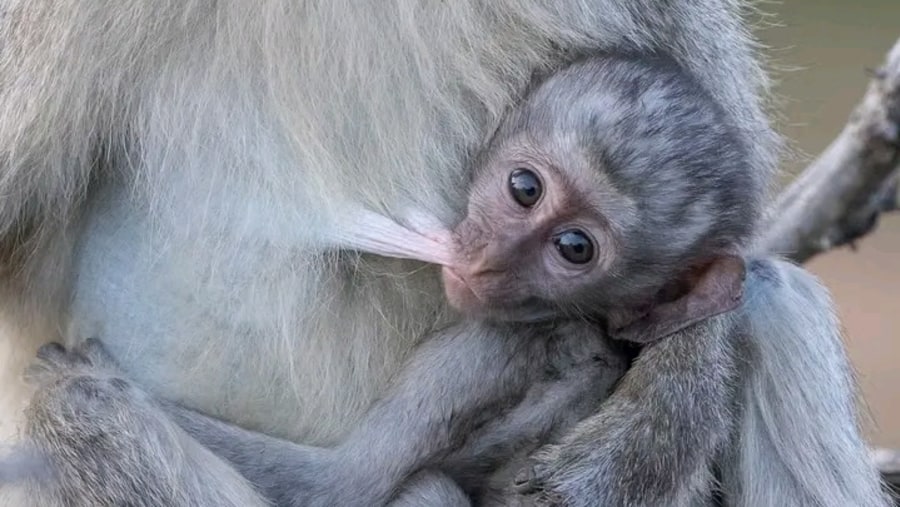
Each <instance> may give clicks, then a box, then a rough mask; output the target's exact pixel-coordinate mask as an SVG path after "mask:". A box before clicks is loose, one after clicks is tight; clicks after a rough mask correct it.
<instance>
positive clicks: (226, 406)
mask: <svg viewBox="0 0 900 507" xmlns="http://www.w3.org/2000/svg"><path fill="white" fill-rule="evenodd" d="M706 3H707V4H708V5H705V6H703V8H702V10H695V9H692V7H691V6H689V5H687V4H685V5H683V6H679V7H671V8H669V9H671V11H670V12H669V15H668V17H665V18H664V17H662V16H658V15H657V16H654V15H653V13H652V11H653V9H655V8H657V4H656V3H655V2H648V3H647V4H646V5H641V4H639V3H638V2H619V1H614V0H590V1H583V2H558V1H551V0H459V1H452V2H437V1H425V2H422V1H411V0H410V1H406V0H397V1H392V2H358V1H353V0H331V1H328V2H313V1H293V2H288V1H274V0H270V1H258V2H218V3H216V4H215V6H216V7H215V10H214V11H210V10H209V8H208V6H209V5H210V4H209V3H208V2H204V1H199V0H152V1H150V0H144V1H140V0H136V1H132V2H129V3H128V4H127V8H126V7H122V4H121V3H119V2H114V1H112V0H92V1H90V2H87V1H50V0H27V1H9V0H7V5H6V6H5V8H7V9H9V16H8V18H7V19H8V20H9V21H10V22H11V24H10V25H9V26H6V27H4V32H5V34H6V35H5V37H7V38H8V40H9V41H10V42H9V44H8V47H7V48H4V51H3V54H2V60H0V76H2V84H3V86H2V88H0V118H3V121H0V164H2V173H0V194H2V195H3V196H4V198H3V199H2V200H0V235H4V234H7V233H8V232H9V231H11V230H12V228H14V227H16V226H17V224H20V223H22V220H23V219H31V220H35V221H36V223H37V224H38V227H37V229H36V230H37V231H38V234H37V235H35V236H32V238H33V242H32V243H31V246H33V247H35V248H37V251H38V252H40V253H41V255H39V256H37V257H35V258H33V259H32V260H31V261H30V262H28V263H26V264H24V266H25V268H26V271H25V275H23V276H22V277H19V278H16V279H11V280H12V281H11V282H10V283H13V282H17V283H18V285H16V287H23V288H24V289H26V293H27V294H28V295H30V297H31V299H29V300H27V301H32V302H33V303H34V304H33V307H34V308H36V310H35V311H34V313H30V314H28V315H37V316H38V320H44V321H48V322H49V323H50V325H51V326H61V325H65V324H66V323H65V322H59V321H58V319H56V316H58V315H65V314H66V313H68V314H69V315H71V317H72V321H71V323H70V324H71V329H72V335H71V336H70V339H72V340H78V339H81V338H83V337H84V336H87V335H90V334H97V335H98V336H100V337H101V338H102V339H103V341H104V343H106V344H107V345H108V346H109V348H110V349H111V351H112V352H113V353H114V354H115V355H116V356H117V358H118V359H119V360H120V361H121V362H122V364H123V366H124V367H125V369H126V370H127V371H129V372H130V373H131V374H132V375H133V376H134V377H136V378H137V379H138V380H139V381H141V382H143V383H146V384H147V385H149V386H152V387H153V388H154V389H155V390H156V391H157V392H159V393H162V394H164V395H166V396H170V397H173V398H176V399H181V400H184V401H187V402H188V403H190V404H191V405H192V406H195V407H197V408H199V409H201V410H204V411H208V412H211V413H215V414H218V415H220V416H223V417H226V418H228V419H230V420H233V421H236V422H238V423H241V424H243V425H246V426H248V427H251V428H256V429H260V430H262V431H266V432H269V433H272V434H276V435H282V436H287V437H290V438H292V439H295V440H304V441H308V442H316V443H324V442H329V441H334V439H336V438H337V437H338V436H339V435H340V434H341V433H342V432H343V431H344V430H345V429H346V428H347V427H348V426H350V425H351V424H352V423H353V421H354V420H356V419H357V418H358V417H359V415H360V414H361V413H362V411H363V410H364V409H365V408H366V407H367V406H368V404H369V402H370V401H371V400H372V398H373V397H374V396H376V395H377V393H378V392H379V389H380V388H381V386H383V385H384V383H385V382H386V381H387V379H388V377H389V376H390V375H391V373H392V372H393V371H394V369H395V368H396V366H397V364H399V361H401V360H402V358H403V357H404V356H405V354H406V352H407V351H408V350H409V348H410V347H411V346H412V345H413V344H414V343H415V342H416V341H417V340H418V338H419V336H421V334H422V333H423V331H424V330H426V329H427V328H429V327H431V326H432V325H433V324H434V323H435V322H436V321H437V320H439V318H440V317H441V315H442V306H443V303H442V301H441V297H440V291H439V288H438V285H437V283H438V282H437V279H436V277H435V276H434V271H433V270H425V269H423V268H422V267H421V266H420V265H418V264H415V263H410V262H402V261H387V260H384V259H375V258H355V257H353V256H349V255H346V254H342V255H341V256H336V255H331V254H325V253H323V252H321V250H320V249H319V248H318V245H319V242H318V241H317V240H318V238H320V237H322V236H323V234H324V231H327V230H328V228H329V227H332V226H334V224H335V223H337V218H336V217H338V216H339V215H340V213H341V210H342V208H344V207H345V206H347V205H348V203H359V204H362V205H364V206H367V207H369V208H371V209H374V210H381V211H385V212H388V213H392V212H400V211H402V210H400V209H399V208H400V207H401V206H406V205H409V204H410V203H411V204H413V205H417V204H418V205H421V206H423V207H424V208H425V209H429V210H431V211H432V212H433V213H435V214H436V215H437V216H439V217H441V219H442V220H443V221H445V223H446V222H448V221H449V220H451V219H452V217H453V216H454V215H453V213H454V211H456V210H457V208H458V207H459V206H460V205H461V203H462V201H463V192H462V191H463V184H464V182H465V175H466V168H467V163H468V158H467V157H468V154H469V153H471V151H472V150H473V148H474V147H477V146H479V144H480V143H481V142H482V140H483V139H485V137H486V136H487V135H488V134H489V133H490V131H491V129H492V128H493V127H494V126H495V125H496V123H497V121H498V119H499V117H500V116H501V115H502V114H503V112H504V109H505V108H506V107H507V106H508V105H509V104H510V103H511V101H513V100H515V98H516V97H518V96H519V95H520V94H521V93H522V91H523V89H524V87H525V86H526V84H527V82H528V80H529V78H530V76H531V73H532V72H533V71H534V70H540V69H546V68H549V67H552V66H555V65H558V64H560V63H562V62H563V58H562V56H561V54H560V52H559V49H563V50H587V49H599V48H604V47H607V46H608V45H609V44H611V43H616V44H621V43H630V44H634V45H636V46H642V47H651V46H654V45H657V44H659V45H661V46H662V47H665V48H666V49H669V50H671V51H673V52H674V53H675V54H676V56H677V57H678V58H680V59H681V60H682V61H683V62H684V63H685V64H686V65H687V66H688V67H689V68H691V70H693V71H695V72H696V73H698V75H700V77H701V79H702V81H703V82H704V83H709V84H710V88H711V90H712V91H713V93H714V94H715V95H716V96H717V97H718V98H719V99H721V100H722V102H723V103H724V104H725V105H726V106H727V107H728V109H729V110H730V111H731V112H732V113H733V114H735V116H736V119H737V120H738V121H739V123H740V124H741V125H743V126H745V127H746V129H747V131H748V132H752V133H753V134H752V138H753V139H755V140H756V142H755V144H754V146H755V149H756V151H755V152H754V153H755V159H754V161H755V162H756V167H757V169H758V171H759V174H760V177H768V176H769V175H770V173H771V170H772V167H773V165H774V164H773V156H772V155H771V153H772V152H773V151H774V150H773V147H774V136H773V135H771V133H770V131H769V130H768V129H767V124H766V120H765V118H764V116H763V115H762V113H761V106H760V102H759V99H758V94H759V93H760V92H761V91H762V87H763V86H764V78H763V74H762V72H761V71H760V69H759V67H758V66H757V64H756V62H755V61H754V60H753V59H752V58H751V54H750V45H749V44H747V41H746V35H745V33H744V31H743V27H742V26H741V25H740V24H739V23H738V20H737V18H735V17H734V16H733V13H734V12H736V11H737V10H738V9H740V6H739V4H738V2H736V1H733V0H709V1H708V2H706ZM680 9H683V11H684V12H682V11H680ZM645 15H646V16H647V19H640V18H639V17H640V16H645ZM670 23H676V24H677V25H678V28H677V29H673V28H669V24H670ZM710 27H715V30H710ZM550 41H552V42H553V43H554V45H551V44H550ZM98 147H99V148H100V149H99V150H98ZM98 157H99V158H98ZM98 160H99V161H101V162H102V164H101V165H100V166H99V168H100V169H99V170H97V167H98V166H97V164H96V162H97V161H98ZM92 176H93V177H94V178H95V180H94V181H95V184H93V185H90V186H89V185H88V183H89V178H90V177H92ZM89 190H90V191H89ZM84 199H87V200H88V202H89V203H90V205H89V206H88V208H87V209H86V211H85V213H86V215H85V218H84V221H83V224H84V225H83V226H84V229H79V228H78V227H81V222H79V221H77V220H76V219H77V218H78V216H79V215H78V214H77V213H76V211H78V210H81V209H82V206H81V203H82V202H83V201H84ZM73 239H77V240H78V241H77V245H76V247H75V248H76V250H75V251H76V252H77V254H76V259H77V260H76V262H77V263H76V265H75V267H74V270H72V271H70V269H69V268H70V265H69V263H68V259H70V258H71V255H70V250H69V249H70V248H71V247H70V244H71V243H72V240H73ZM68 273H72V274H73V275H74V276H75V283H74V285H68V284H67V280H68V276H67V274H68ZM68 288H71V289H72V290H73V291H74V292H73V295H74V299H73V304H72V305H71V306H69V305H68V303H67V301H68V300H67V299H65V297H64V296H65V295H66V294H69V292H68V290H67V289H68ZM16 294H17V296H18V295H19V294H20V293H19V292H16ZM53 294H61V296H60V297H57V298H50V297H48V295H53ZM19 314H20V315H26V314H25V313H23V312H20V313H19ZM51 329H54V328H53V327H51ZM42 336H47V335H46V333H42Z"/></svg>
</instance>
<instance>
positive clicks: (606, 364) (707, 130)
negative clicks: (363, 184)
mask: <svg viewBox="0 0 900 507" xmlns="http://www.w3.org/2000/svg"><path fill="white" fill-rule="evenodd" d="M747 160H748V154H747V150H746V147H745V146H743V145H742V144H741V142H740V136H738V134H737V132H736V131H735V129H734V128H733V127H732V125H731V124H730V123H729V120H728V116H727V115H726V114H725V112H724V111H723V110H722V109H721V108H720V107H719V106H718V105H717V104H716V103H715V102H714V101H713V100H712V99H711V98H710V97H709V96H708V95H707V94H706V92H705V91H704V89H703V87H702V86H700V85H699V84H698V83H697V82H696V81H695V80H694V79H692V78H691V77H690V76H689V75H688V74H687V73H685V72H684V71H683V70H681V69H680V68H679V67H678V66H677V65H676V64H675V63H673V62H671V61H669V60H668V59H666V58H664V57H657V56H647V55H640V56H634V57H631V56H627V55H624V56H597V57H592V58H588V59H584V60H581V61H578V62H576V63H574V64H572V65H571V66H569V67H567V68H564V69H562V70H559V71H558V72H555V73H554V74H552V75H551V76H549V78H547V79H546V80H544V81H543V82H542V83H540V84H539V85H537V86H536V87H535V88H534V89H533V90H531V91H530V92H529V93H528V94H527V96H526V98H525V99H524V101H523V102H522V103H521V105H520V106H519V107H517V108H516V109H515V110H513V111H511V112H510V113H509V114H508V115H507V116H506V117H505V119H504V120H503V121H502V123H501V125H500V126H499V128H498V130H497V131H496V132H495V134H494V135H493V137H492V139H491V140H490V142H489V143H488V145H487V147H486V149H484V150H483V152H482V153H481V154H480V155H479V156H478V157H476V169H475V171H474V179H473V181H472V182H471V187H470V197H469V202H468V209H467V214H466V216H465V218H464V219H463V220H462V221H461V222H460V223H459V224H458V225H457V226H456V227H455V228H454V229H453V230H452V231H451V232H450V233H449V234H448V233H446V232H445V231H442V230H440V228H429V227H430V225H428V224H425V225H423V223H424V222H420V223H419V224H418V225H417V226H416V227H407V228H401V226H399V225H397V224H396V223H395V222H391V221H390V220H388V219H386V218H385V217H381V216H377V215H374V214H371V213H359V214H356V215H354V217H353V218H352V220H349V222H350V223H353V224H358V226H357V227H356V228H355V229H351V228H350V227H349V226H348V227H342V228H340V229H341V230H345V231H347V230H352V232H353V234H351V235H350V236H348V237H345V238H343V239H342V240H343V242H344V244H346V242H347V241H352V242H353V244H354V246H355V247H357V248H359V249H360V250H364V251H369V252H375V253H382V254H385V255H395V256H397V255H399V256H408V257H415V258H418V259H421V260H425V261H429V262H437V263H441V264H444V267H443V281H444V284H445V287H446V294H447V297H448V299H449V301H450V303H451V304H452V306H453V307H455V308H456V309H457V310H459V311H460V312H461V313H462V314H463V315H465V316H466V317H467V318H466V319H465V320H464V321H463V322H461V323H459V324H458V325H454V326H452V327H450V328H448V329H443V330H440V331H437V332H435V333H434V334H433V336H431V337H429V338H428V339H427V340H426V341H425V342H424V343H422V345H421V346H420V347H419V348H418V349H417V351H416V352H415V354H414V355H413V357H411V358H410V359H409V363H408V366H407V367H406V368H405V369H404V371H403V373H402V374H401V375H400V376H399V378H397V379H395V382H394V383H393V386H392V388H391V389H390V390H389V392H387V393H386V394H385V395H384V397H383V398H382V399H381V400H380V401H378V402H377V403H376V404H375V405H374V406H373V407H372V408H371V410H370V411H369V412H368V414H367V415H366V417H365V418H364V420H363V421H362V422H361V423H360V425H359V427H358V429H357V430H355V431H354V432H352V433H351V434H350V435H349V436H348V437H347V438H346V440H344V441H343V442H342V443H340V444H339V445H337V446H336V447H334V448H331V449H315V448H309V447H303V446H298V445H294V444H291V443H287V442H281V441H278V440H275V439H272V438H269V437H264V436H261V435H255V434H252V433H249V432H245V431H243V430H239V429H237V428H234V427H231V426H228V425H225V424H222V423H219V422H217V421H213V420H211V419H208V418H206V417H204V416H201V415H199V414H195V413H193V412H191V411H188V410H184V409H180V408H177V407H173V409H172V411H173V414H174V415H175V416H176V419H177V420H178V422H179V424H180V425H182V426H183V427H184V428H185V429H186V430H187V431H188V432H189V433H190V434H192V435H193V436H194V437H195V438H197V439H198V440H199V441H201V442H202V443H204V444H205V445H207V446H208V447H209V448H210V449H212V450H213V451H214V452H215V453H217V454H219V455H221V456H223V457H225V458H227V459H229V460H230V461H231V462H232V463H233V464H234V465H235V466H236V468H237V469H238V470H239V471H240V472H241V473H242V474H243V475H245V476H246V477H247V478H249V479H250V480H251V481H252V482H253V483H254V484H256V485H257V486H258V487H259V488H260V490H261V491H262V492H263V493H264V494H265V495H266V496H267V497H268V498H270V499H271V500H272V501H273V502H274V503H275V504H276V505H291V506H294V505H323V506H324V505H383V504H386V503H390V502H391V501H392V499H395V500H396V499H398V498H403V496H404V495H405V494H407V493H409V492H410V491H412V489H414V488H411V487H410V486H409V485H410V484H418V483H420V482H421V481H426V482H427V481H429V480H431V481H437V482H436V484H440V483H441V482H440V481H443V480H445V479H447V478H448V477H449V478H450V479H452V483H454V484H458V485H459V486H460V487H461V488H462V489H463V490H464V491H465V492H466V495H462V494H449V493H448V495H447V502H446V503H447V504H448V505H458V504H459V503H460V502H462V503H466V502H468V500H466V498H467V497H468V498H472V499H475V500H476V501H477V503H480V504H485V503H491V502H494V501H496V502H498V503H506V504H508V503H510V502H511V501H512V499H513V498H514V497H517V496H518V495H519V494H521V495H523V496H527V495H530V494H535V495H537V496H538V497H540V496H541V495H544V496H545V498H544V499H545V500H547V501H549V500H552V498H553V495H555V494H564V492H554V491H552V486H553V484H552V482H553V481H554V480H556V479H559V478H560V477H556V476H554V473H555V471H554V470H553V468H552V466H550V465H548V466H543V465H541V460H540V459H538V461H537V462H536V463H535V465H534V466H533V467H526V468H525V469H524V472H522V473H520V474H519V476H518V477H517V478H516V479H515V481H512V482H513V483H515V484H516V485H517V487H516V488H512V489H510V490H507V489H506V488H505V486H506V485H507V484H509V483H510V482H509V479H510V475H509V474H510V473H514V472H516V469H517V467H520V466H521V464H522V461H521V460H519V459H518V458H521V457H522V456H524V455H527V454H528V453H531V452H532V451H534V450H535V449H537V448H538V447H539V446H540V445H541V444H543V443H546V442H548V441H553V440H558V439H560V438H569V439H571V438H574V437H575V436H578V437H579V438H581V439H585V438H587V439H588V440H590V447H589V450H590V452H595V453H597V454H598V456H597V458H596V467H597V468H596V470H595V471H594V472H592V477H594V480H595V483H593V484H591V485H584V487H589V488H597V490H598V492H599V493H597V495H593V496H590V495H589V496H587V497H584V496H582V497H580V498H593V499H594V500H591V502H592V504H595V505H620V504H623V502H624V500H628V501H630V502H631V503H629V505H659V504H660V502H662V501H663V500H665V501H672V500H673V499H677V498H680V497H679V496H678V495H688V494H696V492H697V488H698V484H700V483H701V482H702V480H705V479H708V477H707V476H708V475H709V473H710V472H709V470H710V468H711V466H712V461H713V459H714V458H715V457H716V453H717V452H718V451H719V450H720V449H721V448H722V446H723V444H724V443H725V441H726V439H727V438H728V434H729V429H730V421H731V419H732V416H731V414H730V410H731V405H732V403H733V399H734V397H735V394H734V392H733V387H732V386H733V381H734V378H735V370H736V366H735V364H734V360H733V357H732V351H733V348H734V346H735V345H734V344H732V343H730V341H732V340H730V339H729V338H730V336H731V335H732V334H733V333H734V329H735V323H736V322H737V317H735V316H734V315H733V314H728V313H727V312H729V311H730V310H733V309H735V308H737V307H738V305H739V304H740V302H741V296H742V289H743V282H744V277H745V268H744V261H743V260H742V258H741V257H739V256H738V255H737V254H738V252H739V251H740V248H741V247H742V244H743V243H744V242H745V241H746V240H747V238H748V237H749V236H750V234H751V232H752V229H753V226H754V224H755V222H756V218H757V216H756V210H757V209H758V208H759V203H757V202H752V199H753V197H751V196H756V195H758V194H759V192H756V191H755V190H751V188H750V187H753V186H754V185H758V184H760V183H759V181H757V180H756V179H754V178H753V177H752V174H751V173H752V171H750V170H749V169H748V167H747V166H746V164H747ZM413 229H416V230H415V231H414V230H413ZM373 231H375V232H373ZM401 238H402V239H401ZM417 238H418V239H417ZM609 337H612V338H616V339H621V340H623V341H630V342H640V343H652V342H655V343H654V344H653V345H650V346H648V347H647V349H645V350H644V351H643V352H642V354H641V358H640V359H638V361H637V363H636V364H635V365H634V367H633V368H632V369H631V371H630V372H629V374H628V375H627V376H626V378H625V379H624V381H623V384H622V385H621V386H619V387H618V388H617V389H616V392H615V393H614V394H613V395H612V398H611V399H610V400H607V402H606V403H605V404H602V402H603V401H604V399H605V398H607V396H609V394H610V392H611V391H612V389H613V386H614V384H615V383H616V382H617V381H618V380H619V379H620V378H621V376H622V374H623V373H624V372H625V370H626V368H627V366H628V364H627V358H626V354H623V353H622V352H621V351H620V350H618V348H617V342H618V341H619V340H612V341H611V340H610V339H609ZM657 348H658V349H660V350H658V351H655V353H651V351H652V349H657ZM590 416H593V417H590ZM586 418H587V419H586ZM585 419H586V420H585ZM582 420H585V421H584V422H582V423H581V424H580V425H579V426H578V428H577V431H576V432H575V433H571V434H570V435H568V436H565V435H566V434H567V433H570V432H571V431H572V429H573V428H574V427H575V426H576V425H577V424H578V423H579V422H580V421H582ZM564 436H565V437H564ZM564 452H566V448H565V447H559V446H556V447H550V448H547V449H544V450H543V451H541V454H539V455H538V456H543V457H545V458H547V460H546V462H547V463H548V464H552V463H555V462H559V455H560V453H564ZM492 473H493V474H494V480H488V481H485V480H484V478H485V477H487V476H489V475H491V474H492ZM560 473H564V471H561V472H560ZM504 480H505V481H507V482H504ZM404 484H406V486H404ZM444 486H446V484H444ZM409 494H414V493H409ZM600 495H605V496H600ZM504 497H506V498H505V499H504ZM604 499H606V500H608V501H606V500H604ZM595 500H596V501H599V503H594V501H595ZM674 503H677V501H676V502H674Z"/></svg>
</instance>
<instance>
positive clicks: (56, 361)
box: [23, 342, 72, 385]
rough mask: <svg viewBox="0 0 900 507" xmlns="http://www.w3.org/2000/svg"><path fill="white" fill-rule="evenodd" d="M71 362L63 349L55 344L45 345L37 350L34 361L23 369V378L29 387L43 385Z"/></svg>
mask: <svg viewBox="0 0 900 507" xmlns="http://www.w3.org/2000/svg"><path fill="white" fill-rule="evenodd" d="M71 362H72V361H71V358H70V357H69V353H68V352H67V351H66V349H65V347H63V346H62V345H60V344H59V343H56V342H52V343H47V344H45V345H42V346H41V347H40V348H39V349H38V351H37V354H36V355H35V358H34V360H33V361H32V362H31V364H29V365H28V367H27V368H25V372H24V375H23V378H24V380H25V382H26V383H28V384H30V385H39V384H43V383H45V382H48V381H50V380H51V379H52V378H53V377H55V376H57V375H58V374H59V373H60V371H62V370H65V369H68V368H69V367H70V366H71Z"/></svg>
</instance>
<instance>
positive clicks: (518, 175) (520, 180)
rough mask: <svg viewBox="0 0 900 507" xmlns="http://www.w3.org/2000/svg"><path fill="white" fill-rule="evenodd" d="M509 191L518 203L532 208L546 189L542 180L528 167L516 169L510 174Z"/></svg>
mask: <svg viewBox="0 0 900 507" xmlns="http://www.w3.org/2000/svg"><path fill="white" fill-rule="evenodd" d="M509 191H510V192H511V193H512V196H513V199H515V200H516V202H517V203H519V204H521V205H522V206H525V207H526V208H530V207H532V206H534V203H536V202H538V199H540V198H541V193H542V192H543V191H544V189H543V187H542V186H541V180H540V178H538V177H537V174H534V172H533V171H530V170H528V169H516V170H515V171H513V172H512V174H510V175H509Z"/></svg>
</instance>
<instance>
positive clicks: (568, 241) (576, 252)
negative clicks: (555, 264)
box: [553, 229, 594, 264]
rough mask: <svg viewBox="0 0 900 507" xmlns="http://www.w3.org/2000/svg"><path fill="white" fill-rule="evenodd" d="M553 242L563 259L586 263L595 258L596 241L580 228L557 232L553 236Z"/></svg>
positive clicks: (575, 262) (574, 262) (573, 262)
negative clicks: (592, 240)
mask: <svg viewBox="0 0 900 507" xmlns="http://www.w3.org/2000/svg"><path fill="white" fill-rule="evenodd" d="M553 244H554V245H555V246H556V249H557V250H559V254H560V255H562V256H563V259H565V260H567V261H569V262H571V263H572V264H585V263H587V262H590V260H591V259H593V258H594V243H593V242H591V238H589V237H588V235H587V234H585V233H584V232H582V231H580V230H578V229H570V230H568V231H564V232H561V233H559V234H557V235H556V236H555V237H554V238H553Z"/></svg>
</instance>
